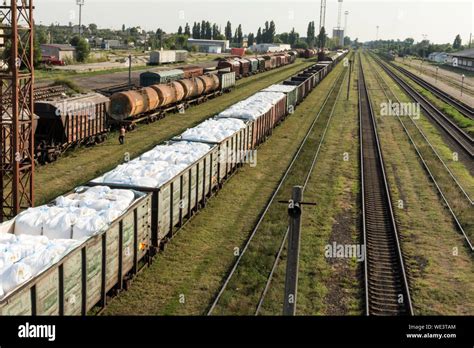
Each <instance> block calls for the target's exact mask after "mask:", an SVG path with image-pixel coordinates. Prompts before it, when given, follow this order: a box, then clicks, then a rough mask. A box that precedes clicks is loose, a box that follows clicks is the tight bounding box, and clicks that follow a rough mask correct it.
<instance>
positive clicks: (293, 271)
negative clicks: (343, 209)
mask: <svg viewBox="0 0 474 348" xmlns="http://www.w3.org/2000/svg"><path fill="white" fill-rule="evenodd" d="M302 201H303V187H302V186H295V187H293V194H292V199H291V201H290V204H289V206H288V215H289V220H290V221H289V234H288V259H287V263H286V280H285V298H284V302H283V315H295V313H296V294H297V291H298V263H299V253H300V230H301V203H302Z"/></svg>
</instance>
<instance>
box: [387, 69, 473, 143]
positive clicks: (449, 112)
mask: <svg viewBox="0 0 474 348" xmlns="http://www.w3.org/2000/svg"><path fill="white" fill-rule="evenodd" d="M392 71H393V72H394V73H395V74H397V75H398V76H399V77H401V78H402V79H403V80H404V81H406V82H407V83H408V84H409V85H410V86H411V87H413V88H415V90H416V91H418V92H420V93H421V94H422V95H423V96H424V97H425V98H426V99H428V100H429V101H430V102H431V103H433V104H434V105H435V106H436V107H437V108H438V109H439V110H440V111H441V112H443V113H444V114H445V115H446V116H448V117H449V118H451V120H452V121H454V123H456V124H457V125H458V126H459V127H460V128H462V129H463V130H464V131H465V132H466V133H467V134H469V135H471V136H473V135H474V120H471V119H470V118H468V117H466V116H464V115H463V114H461V113H460V112H459V111H457V110H456V108H454V107H452V106H451V105H449V104H448V103H446V102H444V101H442V100H441V99H439V98H437V97H436V96H435V95H434V94H433V93H431V92H430V91H428V90H427V89H425V88H423V87H422V86H420V85H419V84H417V83H416V82H414V81H413V80H412V79H410V78H409V77H407V76H405V75H404V74H402V73H400V72H399V71H397V70H394V69H393V68H392Z"/></svg>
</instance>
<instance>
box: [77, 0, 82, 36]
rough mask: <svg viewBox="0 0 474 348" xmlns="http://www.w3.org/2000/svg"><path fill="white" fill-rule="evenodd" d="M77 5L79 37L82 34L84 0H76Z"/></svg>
mask: <svg viewBox="0 0 474 348" xmlns="http://www.w3.org/2000/svg"><path fill="white" fill-rule="evenodd" d="M76 4H77V6H79V37H81V36H82V6H84V0H76Z"/></svg>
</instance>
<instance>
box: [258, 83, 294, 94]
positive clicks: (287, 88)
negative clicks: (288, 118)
mask: <svg viewBox="0 0 474 348" xmlns="http://www.w3.org/2000/svg"><path fill="white" fill-rule="evenodd" d="M295 89H296V86H291V85H271V86H269V87H267V88H265V89H264V90H262V92H281V93H290V92H292V91H294V90H295Z"/></svg>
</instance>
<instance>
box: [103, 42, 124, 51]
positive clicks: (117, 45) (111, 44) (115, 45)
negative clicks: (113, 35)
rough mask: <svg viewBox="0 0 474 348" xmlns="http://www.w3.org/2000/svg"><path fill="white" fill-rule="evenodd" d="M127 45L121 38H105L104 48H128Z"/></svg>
mask: <svg viewBox="0 0 474 348" xmlns="http://www.w3.org/2000/svg"><path fill="white" fill-rule="evenodd" d="M127 47H128V46H127V45H123V44H122V43H121V42H120V40H103V41H102V48H103V49H105V50H113V49H121V48H127Z"/></svg>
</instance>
